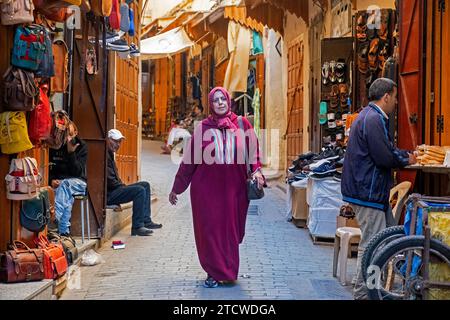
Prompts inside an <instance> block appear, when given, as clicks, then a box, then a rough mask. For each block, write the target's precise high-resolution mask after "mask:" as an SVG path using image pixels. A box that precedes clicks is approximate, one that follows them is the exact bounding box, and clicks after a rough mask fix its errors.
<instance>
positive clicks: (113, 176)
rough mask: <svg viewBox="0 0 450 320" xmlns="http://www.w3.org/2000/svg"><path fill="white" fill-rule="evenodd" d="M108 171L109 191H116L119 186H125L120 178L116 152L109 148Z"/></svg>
mask: <svg viewBox="0 0 450 320" xmlns="http://www.w3.org/2000/svg"><path fill="white" fill-rule="evenodd" d="M107 158H108V168H107V169H108V171H107V189H108V192H111V191H114V190H116V189H117V188H119V187H123V186H125V184H124V183H123V182H122V180H120V178H119V173H118V170H117V166H116V162H115V161H114V152H112V151H111V150H108V156H107Z"/></svg>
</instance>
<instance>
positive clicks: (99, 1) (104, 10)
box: [91, 0, 113, 17]
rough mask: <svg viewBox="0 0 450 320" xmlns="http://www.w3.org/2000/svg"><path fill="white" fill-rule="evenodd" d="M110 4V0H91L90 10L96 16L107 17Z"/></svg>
mask: <svg viewBox="0 0 450 320" xmlns="http://www.w3.org/2000/svg"><path fill="white" fill-rule="evenodd" d="M112 6H113V3H112V0H91V10H92V12H93V13H94V15H96V16H98V17H109V15H110V14H111V11H112Z"/></svg>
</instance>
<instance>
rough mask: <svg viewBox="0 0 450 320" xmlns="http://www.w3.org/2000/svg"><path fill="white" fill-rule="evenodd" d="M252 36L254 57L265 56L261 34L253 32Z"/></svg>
mask: <svg viewBox="0 0 450 320" xmlns="http://www.w3.org/2000/svg"><path fill="white" fill-rule="evenodd" d="M252 36H253V47H252V55H254V56H256V55H257V54H263V53H264V49H263V41H262V37H261V34H260V33H259V32H257V31H255V30H253V33H252Z"/></svg>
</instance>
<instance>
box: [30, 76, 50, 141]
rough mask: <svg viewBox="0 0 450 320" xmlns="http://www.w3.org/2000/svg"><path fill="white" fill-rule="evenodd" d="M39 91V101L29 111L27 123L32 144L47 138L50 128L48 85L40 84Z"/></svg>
mask: <svg viewBox="0 0 450 320" xmlns="http://www.w3.org/2000/svg"><path fill="white" fill-rule="evenodd" d="M39 91H40V95H39V103H38V104H37V105H36V108H34V110H33V111H31V114H30V122H29V124H28V135H29V137H30V140H31V142H32V143H33V144H38V143H40V141H41V140H46V139H48V137H49V136H50V131H51V129H52V118H51V116H50V114H51V111H50V99H49V97H48V96H47V92H48V85H47V84H43V85H41V87H40V88H39Z"/></svg>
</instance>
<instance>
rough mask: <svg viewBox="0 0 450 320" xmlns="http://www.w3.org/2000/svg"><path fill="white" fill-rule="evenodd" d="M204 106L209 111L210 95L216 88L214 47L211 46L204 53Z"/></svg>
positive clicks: (202, 62)
mask: <svg viewBox="0 0 450 320" xmlns="http://www.w3.org/2000/svg"><path fill="white" fill-rule="evenodd" d="M201 64H202V105H203V107H204V108H205V109H206V110H208V105H209V103H208V94H209V92H210V91H211V90H212V89H213V86H214V47H213V46H209V47H208V48H206V49H204V50H203V53H202V61H201ZM230 94H231V93H230Z"/></svg>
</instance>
